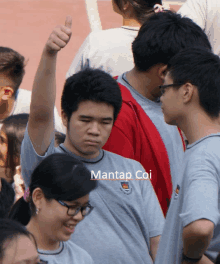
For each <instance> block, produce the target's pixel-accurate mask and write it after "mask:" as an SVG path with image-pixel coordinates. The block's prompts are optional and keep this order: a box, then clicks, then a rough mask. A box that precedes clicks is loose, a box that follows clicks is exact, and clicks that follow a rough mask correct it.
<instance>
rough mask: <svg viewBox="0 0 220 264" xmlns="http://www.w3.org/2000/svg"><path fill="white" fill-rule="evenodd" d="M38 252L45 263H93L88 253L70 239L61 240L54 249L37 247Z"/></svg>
mask: <svg viewBox="0 0 220 264" xmlns="http://www.w3.org/2000/svg"><path fill="white" fill-rule="evenodd" d="M38 253H39V256H40V260H41V261H45V264H46V263H48V264H94V262H93V260H92V258H91V257H90V255H89V254H88V253H87V252H86V251H85V250H84V249H82V248H80V247H79V246H77V245H76V244H74V243H73V242H71V241H66V242H61V243H60V247H59V248H58V249H56V250H41V249H38Z"/></svg>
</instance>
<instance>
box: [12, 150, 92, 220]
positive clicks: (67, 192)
mask: <svg viewBox="0 0 220 264" xmlns="http://www.w3.org/2000/svg"><path fill="white" fill-rule="evenodd" d="M95 187H96V181H93V180H91V172H90V171H89V170H88V169H87V168H86V167H85V166H84V164H83V163H82V162H81V161H79V160H77V159H75V158H73V157H72V156H70V155H68V154H63V153H55V154H52V155H50V156H48V157H47V158H45V159H44V160H43V161H42V162H41V163H40V164H39V165H38V166H37V167H36V168H35V170H34V171H33V173H32V176H31V184H30V187H29V189H30V197H32V193H33V191H34V189H36V188H41V190H42V191H43V193H44V196H45V198H46V199H47V200H52V199H55V200H62V201H74V200H76V199H78V198H81V197H83V196H85V195H87V194H88V193H89V192H90V191H92V190H93V189H94V188H95ZM35 211H36V208H35V205H34V203H33V201H32V199H31V201H30V203H29V204H28V203H26V202H25V201H24V199H23V197H22V198H20V199H19V200H18V201H17V202H16V203H15V205H14V206H13V208H12V210H11V212H10V215H9V218H11V219H14V220H17V221H18V222H20V223H22V224H23V225H26V224H28V222H29V220H30V217H31V216H33V215H34V214H35Z"/></svg>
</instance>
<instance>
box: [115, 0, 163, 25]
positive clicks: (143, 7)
mask: <svg viewBox="0 0 220 264" xmlns="http://www.w3.org/2000/svg"><path fill="white" fill-rule="evenodd" d="M113 1H114V2H115V4H116V5H117V6H118V8H119V9H120V10H121V11H122V8H123V2H126V1H128V2H129V3H130V4H131V6H132V7H133V10H134V15H135V17H136V19H137V20H138V21H139V23H140V24H143V23H144V22H145V21H146V20H147V19H148V18H149V14H154V9H153V7H154V5H156V4H160V5H162V0H113Z"/></svg>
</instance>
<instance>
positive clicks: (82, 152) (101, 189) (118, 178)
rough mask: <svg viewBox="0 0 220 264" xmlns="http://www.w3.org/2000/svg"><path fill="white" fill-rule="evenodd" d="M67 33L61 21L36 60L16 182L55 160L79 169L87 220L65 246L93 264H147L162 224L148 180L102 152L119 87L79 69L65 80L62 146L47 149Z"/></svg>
mask: <svg viewBox="0 0 220 264" xmlns="http://www.w3.org/2000/svg"><path fill="white" fill-rule="evenodd" d="M70 28H71V19H70V18H69V17H68V18H67V20H66V25H65V26H58V27H56V28H55V29H54V31H53V32H52V34H51V35H50V37H49V39H48V41H47V43H46V46H45V48H44V51H43V53H42V58H41V62H40V64H39V67H38V71H37V73H36V76H35V81H34V85H33V92H32V93H33V97H32V101H31V111H30V117H29V122H28V126H27V130H26V133H25V136H24V140H23V142H22V147H21V168H22V175H23V177H24V180H25V182H26V184H27V185H29V183H30V176H31V173H32V171H33V170H34V168H35V167H36V166H37V165H38V164H39V162H41V161H42V160H43V159H44V158H45V157H46V156H48V155H50V154H52V153H54V152H61V153H68V154H69V155H71V156H73V157H75V158H77V159H79V160H81V161H83V162H84V164H85V166H86V167H87V168H88V169H89V170H90V171H91V180H98V184H97V185H98V186H97V188H96V189H95V190H94V191H92V192H91V193H90V203H91V205H92V206H93V207H94V209H93V211H92V213H91V214H89V215H88V216H87V217H86V218H85V219H84V220H83V221H82V222H80V223H79V224H78V225H77V228H76V230H75V231H74V233H73V235H72V238H71V239H72V240H73V242H74V243H75V244H77V245H79V246H80V247H82V248H83V249H85V250H86V251H87V252H88V253H89V254H90V255H91V257H92V258H93V260H94V263H96V264H108V263H115V264H117V263H118V264H119V263H126V264H137V263H138V264H151V263H152V261H154V260H155V256H156V252H157V245H158V243H159V238H160V234H161V233H162V229H163V224H164V217H163V213H162V210H161V208H160V205H159V202H158V199H157V196H156V194H155V192H154V189H153V187H152V185H151V182H150V180H149V178H150V172H149V175H148V172H145V170H144V168H143V167H142V166H141V164H140V163H138V162H137V161H134V160H131V159H126V158H124V157H122V156H119V155H117V154H114V153H111V152H108V151H104V150H103V149H102V146H103V145H104V144H105V143H106V141H107V139H108V137H109V135H110V133H111V129H112V126H113V123H114V122H115V120H116V118H117V115H118V113H119V111H120V108H121V103H122V98H121V93H120V89H119V86H118V84H117V82H116V80H114V79H113V78H112V77H111V76H110V75H109V74H107V73H105V72H103V71H101V70H98V69H85V70H83V71H81V72H78V73H76V74H74V75H73V76H71V77H69V78H68V79H67V80H66V83H65V85H64V90H63V94H62V98H61V105H62V118H63V123H64V124H65V126H66V127H67V134H66V139H65V142H64V143H63V144H61V145H60V146H59V147H57V148H55V147H54V124H53V107H54V103H55V96H56V85H55V69H56V59H57V53H58V51H59V50H60V49H61V48H63V47H65V46H66V44H67V43H68V41H69V39H70V36H71V29H70ZM45 180H47V179H45ZM80 213H82V212H80V211H79V212H78V214H80ZM78 216H80V215H78Z"/></svg>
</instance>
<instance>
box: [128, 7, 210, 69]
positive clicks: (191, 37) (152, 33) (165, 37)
mask: <svg viewBox="0 0 220 264" xmlns="http://www.w3.org/2000/svg"><path fill="white" fill-rule="evenodd" d="M194 46H202V47H205V48H207V49H209V50H211V45H210V43H209V40H208V37H207V36H206V34H205V33H204V31H203V30H202V29H201V28H200V27H199V26H198V25H196V24H195V23H194V22H193V21H192V20H191V19H190V18H187V17H182V16H181V15H180V14H176V13H174V12H172V11H164V12H160V13H156V14H154V15H152V16H151V17H150V18H149V19H148V20H147V21H146V22H145V23H144V24H143V26H142V27H141V28H140V31H139V33H138V35H137V37H136V38H135V40H134V42H133V43H132V51H133V56H134V63H135V67H136V68H137V70H139V71H141V72H143V71H147V70H149V69H150V68H151V67H152V66H154V65H156V64H159V63H163V64H167V63H168V62H169V60H170V59H171V58H172V57H173V56H174V55H175V54H176V53H178V52H179V51H180V50H181V49H184V48H190V47H194Z"/></svg>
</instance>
